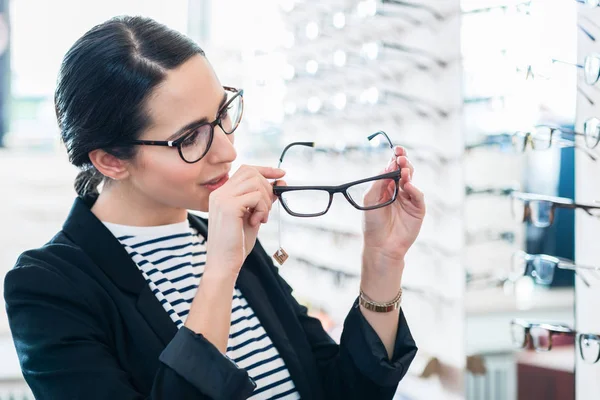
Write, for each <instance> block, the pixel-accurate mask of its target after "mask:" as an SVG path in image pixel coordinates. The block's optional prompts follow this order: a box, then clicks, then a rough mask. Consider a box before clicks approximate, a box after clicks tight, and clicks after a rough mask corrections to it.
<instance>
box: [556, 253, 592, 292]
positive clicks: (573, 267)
mask: <svg viewBox="0 0 600 400" xmlns="http://www.w3.org/2000/svg"><path fill="white" fill-rule="evenodd" d="M556 266H557V267H558V268H560V269H567V270H570V271H573V272H575V273H576V274H577V276H579V278H581V281H582V282H583V283H584V284H585V286H587V287H590V286H591V285H590V283H589V282H588V280H587V279H585V277H584V276H583V275H581V274H579V273H578V272H577V270H578V269H589V270H595V271H600V268H597V267H587V266H583V265H577V264H575V263H574V262H573V261H571V260H566V259H561V258H559V262H558V264H557V265H556Z"/></svg>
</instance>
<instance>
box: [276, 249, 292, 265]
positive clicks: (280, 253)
mask: <svg viewBox="0 0 600 400" xmlns="http://www.w3.org/2000/svg"><path fill="white" fill-rule="evenodd" d="M288 257H289V256H288V253H286V252H285V250H284V249H282V248H281V247H280V248H279V250H277V251H276V252H275V254H273V258H274V259H275V260H277V262H278V263H279V265H283V263H284V262H285V260H287V259H288Z"/></svg>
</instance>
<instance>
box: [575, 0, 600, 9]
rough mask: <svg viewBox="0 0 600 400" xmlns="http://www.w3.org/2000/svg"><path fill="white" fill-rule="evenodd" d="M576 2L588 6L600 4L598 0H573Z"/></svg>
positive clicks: (592, 6)
mask: <svg viewBox="0 0 600 400" xmlns="http://www.w3.org/2000/svg"><path fill="white" fill-rule="evenodd" d="M575 1H576V2H577V3H580V4H585V5H586V6H588V7H590V8H594V7H598V6H599V5H600V0H575Z"/></svg>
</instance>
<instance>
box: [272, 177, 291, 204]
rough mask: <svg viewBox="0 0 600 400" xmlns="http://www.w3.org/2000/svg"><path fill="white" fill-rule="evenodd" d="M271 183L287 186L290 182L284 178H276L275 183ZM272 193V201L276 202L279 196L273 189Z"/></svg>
mask: <svg viewBox="0 0 600 400" xmlns="http://www.w3.org/2000/svg"><path fill="white" fill-rule="evenodd" d="M271 185H273V186H287V185H288V184H287V182H286V181H284V180H283V179H279V180H276V181H274V182H273V183H271ZM271 193H272V202H273V203H274V202H276V201H277V196H276V195H275V193H273V190H271Z"/></svg>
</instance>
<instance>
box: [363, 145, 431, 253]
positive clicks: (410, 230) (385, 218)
mask: <svg viewBox="0 0 600 400" xmlns="http://www.w3.org/2000/svg"><path fill="white" fill-rule="evenodd" d="M394 154H395V155H396V156H395V157H394V159H393V160H391V161H390V163H389V164H388V166H387V168H386V169H385V171H384V173H386V172H391V171H394V170H398V169H400V171H401V178H400V185H399V186H400V188H399V191H398V197H397V198H396V200H395V201H394V202H393V203H392V204H390V205H389V206H386V207H382V208H378V209H375V210H370V211H365V213H364V220H363V232H364V246H365V247H364V252H365V253H374V252H375V253H378V255H379V256H383V257H384V258H385V259H386V260H388V261H398V262H402V261H403V260H404V256H405V255H406V253H407V251H408V249H409V248H410V247H411V246H412V244H413V243H414V242H415V240H416V239H417V236H418V235H419V231H420V230H421V225H422V223H423V219H424V217H425V200H424V196H423V193H422V192H421V191H420V190H419V189H417V187H416V186H415V185H414V184H413V182H412V176H413V173H414V167H413V165H412V164H411V162H410V161H409V160H408V158H406V150H405V149H404V148H402V147H399V146H396V147H395V148H394ZM394 190H395V183H394V182H389V184H385V183H383V181H378V182H376V183H374V184H373V186H372V187H371V188H370V189H369V191H368V192H367V194H366V196H365V203H366V204H367V205H369V204H376V203H381V202H385V201H388V200H390V199H391V198H392V196H393V195H394Z"/></svg>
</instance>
